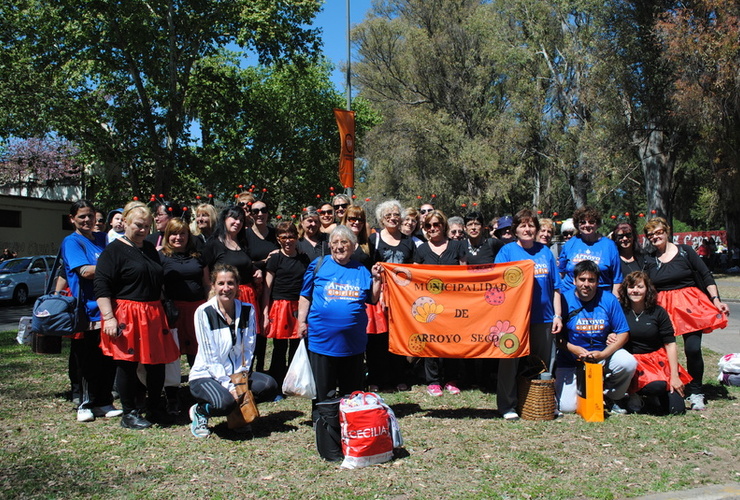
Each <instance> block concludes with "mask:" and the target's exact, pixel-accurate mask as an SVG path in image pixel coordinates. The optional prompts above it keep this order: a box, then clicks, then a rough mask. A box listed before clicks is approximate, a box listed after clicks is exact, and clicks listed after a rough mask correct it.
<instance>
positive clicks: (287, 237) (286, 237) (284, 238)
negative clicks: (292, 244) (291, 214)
mask: <svg viewBox="0 0 740 500" xmlns="http://www.w3.org/2000/svg"><path fill="white" fill-rule="evenodd" d="M278 239H279V240H280V241H289V240H294V239H296V238H295V236H291V235H290V234H282V235H280V236H278Z"/></svg>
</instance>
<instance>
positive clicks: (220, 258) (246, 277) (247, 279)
mask: <svg viewBox="0 0 740 500" xmlns="http://www.w3.org/2000/svg"><path fill="white" fill-rule="evenodd" d="M203 262H205V263H206V265H207V266H208V270H209V271H211V272H213V267H214V266H215V265H216V264H219V263H222V264H229V265H231V266H234V267H235V268H236V270H237V271H239V282H240V283H241V284H242V285H246V284H248V283H251V282H252V274H253V273H254V271H253V266H252V259H250V258H249V255H247V252H246V250H245V249H244V248H242V249H241V250H229V249H228V248H226V245H224V244H223V243H222V242H221V240H219V239H218V238H209V239H208V241H207V242H206V247H205V248H204V249H203Z"/></svg>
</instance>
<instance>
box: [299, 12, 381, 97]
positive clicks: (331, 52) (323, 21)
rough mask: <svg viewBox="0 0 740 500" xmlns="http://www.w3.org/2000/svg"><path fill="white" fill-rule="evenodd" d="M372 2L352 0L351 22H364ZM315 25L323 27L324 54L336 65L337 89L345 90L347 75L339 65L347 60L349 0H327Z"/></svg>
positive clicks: (335, 81) (335, 84)
mask: <svg viewBox="0 0 740 500" xmlns="http://www.w3.org/2000/svg"><path fill="white" fill-rule="evenodd" d="M371 3H372V0H350V23H352V24H353V25H354V24H359V23H360V22H362V20H363V19H364V18H365V13H366V12H367V11H368V10H370V7H371ZM313 25H314V26H316V27H319V28H321V29H322V31H323V40H324V47H323V50H324V54H326V57H327V58H328V59H329V60H330V61H331V62H332V63H334V66H335V70H334V72H333V73H332V78H331V80H332V82H334V86H335V87H336V88H337V90H339V91H340V92H344V90H345V89H344V84H345V80H346V76H345V74H344V73H342V72H341V71H340V70H339V67H340V65H341V64H343V63H344V62H346V61H347V0H326V1H325V2H324V6H323V9H322V11H321V12H319V14H317V15H316V18H315V20H314V24H313ZM353 94H354V91H353Z"/></svg>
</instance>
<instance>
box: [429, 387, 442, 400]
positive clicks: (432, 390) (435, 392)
mask: <svg viewBox="0 0 740 500" xmlns="http://www.w3.org/2000/svg"><path fill="white" fill-rule="evenodd" d="M427 394H429V395H430V396H434V397H435V398H436V397H439V396H441V395H442V387H441V386H440V385H439V384H429V385H428V386H427Z"/></svg>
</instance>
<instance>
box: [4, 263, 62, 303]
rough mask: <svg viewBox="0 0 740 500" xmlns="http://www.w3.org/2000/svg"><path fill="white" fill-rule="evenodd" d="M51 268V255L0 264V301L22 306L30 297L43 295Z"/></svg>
mask: <svg viewBox="0 0 740 500" xmlns="http://www.w3.org/2000/svg"><path fill="white" fill-rule="evenodd" d="M53 266H54V256H53V255H33V256H31V257H18V258H17V259H9V260H5V261H3V262H0V300H12V301H13V302H15V303H16V304H18V305H24V304H26V303H28V300H29V299H30V298H31V297H38V296H39V295H43V294H44V291H45V288H46V280H47V279H48V278H49V273H50V272H51V271H52V267H53Z"/></svg>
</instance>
